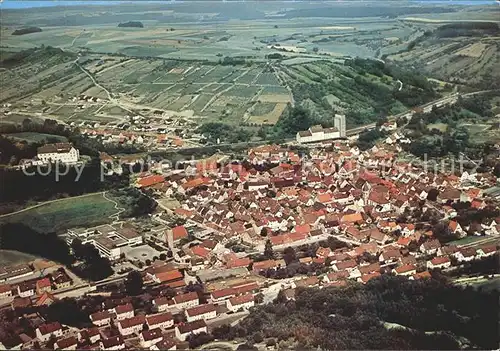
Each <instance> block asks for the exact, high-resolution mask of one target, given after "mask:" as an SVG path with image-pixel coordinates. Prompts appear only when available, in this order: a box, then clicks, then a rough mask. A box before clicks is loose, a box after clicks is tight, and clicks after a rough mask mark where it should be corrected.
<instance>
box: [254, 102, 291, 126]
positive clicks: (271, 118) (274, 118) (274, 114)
mask: <svg viewBox="0 0 500 351" xmlns="http://www.w3.org/2000/svg"><path fill="white" fill-rule="evenodd" d="M262 105H265V106H264V107H262V109H260V110H264V108H265V109H268V108H269V105H272V104H270V103H266V104H262ZM285 108H286V104H285V103H277V104H274V107H273V109H272V110H271V111H270V112H267V113H265V114H262V115H256V114H255V112H256V111H255V110H254V112H252V115H251V116H250V118H249V119H248V122H249V123H255V124H271V125H272V124H276V122H278V120H279V118H280V117H281V115H282V113H283V111H284V110H285ZM264 111H265V110H264ZM257 112H259V111H257Z"/></svg>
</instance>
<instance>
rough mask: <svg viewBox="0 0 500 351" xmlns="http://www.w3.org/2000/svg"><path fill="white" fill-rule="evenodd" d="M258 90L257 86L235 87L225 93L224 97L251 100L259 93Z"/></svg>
mask: <svg viewBox="0 0 500 351" xmlns="http://www.w3.org/2000/svg"><path fill="white" fill-rule="evenodd" d="M260 89H261V88H260V87H259V86H243V85H235V86H233V87H232V88H231V89H230V90H228V91H226V92H225V93H224V95H229V96H238V97H243V98H247V99H251V98H252V97H254V96H255V95H256V94H257V93H258V92H259V91H260Z"/></svg>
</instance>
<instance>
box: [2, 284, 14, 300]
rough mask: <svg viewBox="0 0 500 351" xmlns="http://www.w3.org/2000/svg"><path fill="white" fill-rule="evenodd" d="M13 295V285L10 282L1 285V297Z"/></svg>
mask: <svg viewBox="0 0 500 351" xmlns="http://www.w3.org/2000/svg"><path fill="white" fill-rule="evenodd" d="M8 297H12V287H11V286H10V285H8V284H5V285H0V299H5V298H8Z"/></svg>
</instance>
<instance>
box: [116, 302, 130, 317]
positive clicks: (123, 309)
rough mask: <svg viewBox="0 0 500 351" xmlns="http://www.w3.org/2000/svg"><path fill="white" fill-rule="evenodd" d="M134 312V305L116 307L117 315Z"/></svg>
mask: <svg viewBox="0 0 500 351" xmlns="http://www.w3.org/2000/svg"><path fill="white" fill-rule="evenodd" d="M133 310H134V306H132V304H130V303H127V304H125V305H119V306H116V307H115V312H116V314H122V313H127V312H132V311H133Z"/></svg>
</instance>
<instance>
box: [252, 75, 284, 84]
mask: <svg viewBox="0 0 500 351" xmlns="http://www.w3.org/2000/svg"><path fill="white" fill-rule="evenodd" d="M255 83H256V84H260V85H278V86H279V85H280V82H279V81H278V79H277V78H276V76H275V75H274V73H272V72H265V73H262V74H261V75H259V77H258V78H257V81H256V82H255Z"/></svg>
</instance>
